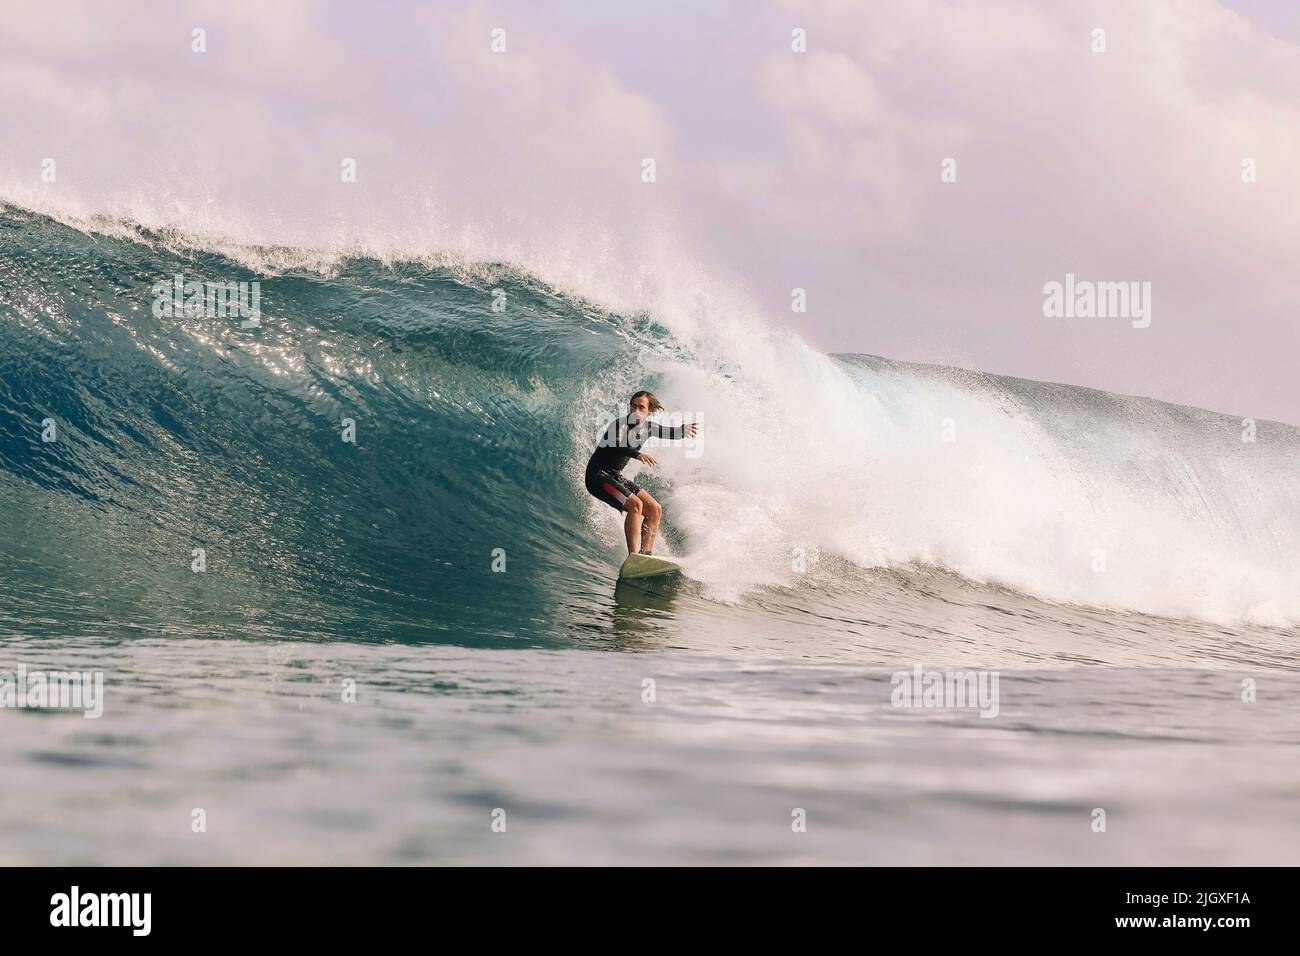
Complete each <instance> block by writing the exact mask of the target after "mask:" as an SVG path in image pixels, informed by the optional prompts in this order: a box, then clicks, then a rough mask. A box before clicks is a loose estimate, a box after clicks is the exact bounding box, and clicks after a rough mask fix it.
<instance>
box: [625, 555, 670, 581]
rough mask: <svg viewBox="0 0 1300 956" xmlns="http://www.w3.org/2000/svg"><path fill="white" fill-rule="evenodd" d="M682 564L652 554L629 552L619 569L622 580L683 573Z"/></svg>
mask: <svg viewBox="0 0 1300 956" xmlns="http://www.w3.org/2000/svg"><path fill="white" fill-rule="evenodd" d="M681 570H682V569H681V566H680V565H677V564H673V563H672V562H671V561H667V560H665V559H663V558H656V557H655V556H654V555H652V554H629V555H628V556H627V560H626V561H624V562H623V566H622V567H621V568H619V569H618V579H619V580H620V581H625V580H629V579H631V578H657V577H660V576H661V575H665V574H679V573H681Z"/></svg>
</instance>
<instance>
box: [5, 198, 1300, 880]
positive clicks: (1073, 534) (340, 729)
mask: <svg viewBox="0 0 1300 956" xmlns="http://www.w3.org/2000/svg"><path fill="white" fill-rule="evenodd" d="M178 274H179V275H182V276H183V277H184V280H185V281H200V282H239V281H249V282H251V281H258V282H260V306H261V312H262V315H261V320H260V325H259V326H258V327H255V328H245V327H243V326H242V325H241V322H240V321H239V319H238V318H231V317H229V316H223V315H217V316H205V315H198V316H187V315H184V314H180V315H174V314H173V315H158V314H156V310H155V308H154V305H155V298H156V294H155V292H154V291H153V287H154V286H155V284H156V283H159V282H163V283H170V282H172V280H173V277H174V276H176V275H178ZM598 302H599V297H598V296H596V295H594V294H593V295H592V296H590V297H588V296H587V295H586V292H585V290H583V289H582V288H572V287H569V288H565V287H562V286H560V285H558V284H556V283H554V282H552V281H549V280H547V279H546V278H544V277H543V276H542V275H540V274H536V273H534V272H530V271H528V270H527V269H525V268H523V267H521V266H517V265H504V264H499V263H484V262H473V261H466V260H464V259H458V258H456V257H452V256H446V257H428V256H425V257H422V258H418V259H403V258H401V257H395V258H393V257H390V258H386V259H385V260H383V261H380V260H379V259H376V258H368V257H366V256H364V255H355V254H353V255H345V254H335V255H329V256H325V255H320V254H316V253H312V252H309V251H307V250H300V249H284V248H261V247H256V246H247V245H244V246H235V245H233V244H222V243H217V242H206V243H203V242H198V241H196V240H195V239H194V238H193V237H186V236H182V235H178V234H170V233H162V232H151V231H149V230H145V229H143V228H139V227H133V226H132V225H131V224H129V223H123V222H120V221H112V222H91V223H78V224H76V225H73V224H68V223H61V222H56V221H54V220H52V219H49V218H46V217H44V216H41V215H38V214H36V213H33V212H30V211H26V210H23V209H20V208H17V207H12V206H0V514H2V515H3V520H0V672H10V673H16V672H17V671H18V669H19V668H20V667H21V668H25V670H26V671H27V672H37V671H102V673H103V675H104V695H103V715H102V716H101V717H99V718H96V719H87V718H85V717H83V716H82V715H81V713H79V712H69V711H61V710H55V709H49V708H46V709H31V708H19V707H5V708H0V760H2V761H3V764H4V766H5V768H6V771H7V778H8V786H7V788H6V799H5V800H4V801H3V802H2V803H0V863H4V864H110V863H119V864H161V863H180V864H208V863H217V864H235V863H252V864H315V863H328V864H343V863H355V864H399V865H405V864H439V863H446V864H476V863H489V864H588V863H592V864H595V863H601V864H603V863H612V864H655V865H660V864H682V863H685V864H710V863H712V864H768V863H775V864H883V865H917V864H935V863H957V864H981V863H985V864H987V863H993V864H1010V863H1033V864H1071V863H1084V864H1163V863H1168V864H1258V863H1272V864H1292V865H1294V864H1297V863H1300V799H1298V798H1300V706H1298V705H1300V652H1298V650H1297V647H1298V642H1300V431H1298V430H1297V429H1296V428H1294V427H1292V426H1289V425H1285V424H1281V423H1276V422H1268V421H1259V422H1244V421H1243V419H1242V417H1240V416H1238V415H1225V414H1217V413H1214V412H1209V411H1204V410H1200V409H1193V408H1184V407H1179V406H1175V405H1169V404H1165V403H1161V402H1158V401H1154V400H1150V399H1144V398H1135V397H1128V396H1120V395H1113V394H1108V393H1104V392H1099V391H1094V390H1089V389H1083V388H1077V387H1071V386H1065V385H1055V384H1049V383H1042V382H1034V381H1026V380H1021V379H1011V378H1004V377H998V376H994V375H989V374H983V373H978V372H971V371H965V370H961V369H953V368H944V367H937V366H920V365H912V364H907V363H902V362H897V361H891V360H889V359H886V358H880V357H875V356H848V355H836V356H828V355H824V354H820V353H818V352H816V351H815V350H814V349H812V348H810V347H809V346H807V345H806V344H804V343H802V342H801V341H800V340H798V339H797V338H794V337H792V336H790V335H789V334H787V333H784V332H782V331H781V330H780V329H779V327H773V326H770V325H766V324H763V323H761V322H759V321H758V320H757V319H756V320H755V321H754V323H753V324H752V325H750V326H744V327H741V326H738V325H737V323H736V322H735V321H733V320H728V321H725V322H724V321H718V322H714V321H713V317H712V316H711V315H710V314H708V313H707V311H702V312H696V313H694V314H687V315H680V314H672V315H667V314H656V313H652V312H636V311H628V310H626V309H624V310H620V311H613V310H611V309H610V308H608V307H604V306H601V305H600V304H598ZM864 322H867V319H865V318H864ZM640 387H649V388H652V389H653V390H655V391H656V392H657V393H658V394H659V396H660V397H661V399H663V401H664V404H665V406H666V409H667V412H668V414H669V415H670V416H671V415H679V416H681V417H683V418H685V419H686V420H693V421H698V422H699V423H700V437H699V438H698V439H696V440H695V441H692V442H687V443H668V442H663V443H660V444H659V447H657V448H652V449H650V450H651V451H652V453H653V454H654V455H655V456H656V457H658V458H659V460H660V466H659V467H658V468H657V469H653V470H648V469H642V470H641V472H640V473H639V474H637V476H636V480H637V481H638V482H640V483H641V484H643V485H644V486H645V487H646V488H648V489H649V490H651V491H652V492H653V493H654V494H655V495H656V496H657V497H658V498H659V500H660V501H661V502H662V503H663V504H664V508H665V530H664V532H663V536H662V547H660V548H659V549H658V550H659V551H660V552H662V553H665V554H668V555H670V556H672V557H674V558H675V559H677V560H679V561H680V562H681V563H682V564H683V566H684V567H685V569H686V575H685V577H684V578H682V579H681V580H679V581H676V582H667V583H660V584H656V585H648V586H644V587H631V586H618V587H616V585H615V580H616V573H617V568H618V565H619V563H620V561H621V558H622V554H621V531H620V522H619V518H618V516H617V515H616V514H615V513H614V512H613V511H612V510H610V509H608V508H607V507H605V506H604V505H601V504H599V503H597V502H595V501H594V500H592V499H591V498H589V497H588V496H587V495H586V494H585V492H584V491H583V489H582V483H581V474H582V468H583V465H584V464H585V461H586V458H587V456H588V455H589V454H590V451H591V448H592V447H593V446H594V443H595V441H596V437H597V435H598V434H599V433H600V431H601V430H602V429H603V427H604V426H605V424H606V423H607V422H608V421H609V419H610V418H612V417H614V415H615V414H617V413H618V412H620V411H621V410H622V409H623V407H624V405H625V403H626V400H627V397H628V395H630V393H631V392H632V391H633V390H635V389H637V388H640ZM349 423H350V424H349ZM51 429H52V430H51ZM346 437H354V438H355V440H354V441H348V440H345V438H346ZM918 669H920V672H921V673H924V674H935V673H937V674H940V675H953V674H954V673H956V672H963V673H967V672H969V673H973V674H978V675H983V676H984V677H985V678H992V677H996V700H995V701H994V703H995V706H993V707H984V708H982V709H980V708H975V707H972V706H969V702H966V705H960V704H958V705H954V704H953V702H952V701H951V700H945V699H940V700H938V701H930V702H929V703H927V702H926V701H925V700H924V699H922V697H921V696H920V695H917V697H916V698H915V699H910V700H904V701H903V702H902V703H900V699H899V694H900V691H901V690H902V689H903V688H904V687H906V686H907V684H906V681H905V680H904V679H903V676H900V675H911V674H916V673H918ZM907 703H911V704H912V706H904V705H903V704H907ZM936 703H937V704H946V706H937V705H936V706H931V704H936ZM199 811H201V812H199ZM196 821H201V825H199V824H198V823H196Z"/></svg>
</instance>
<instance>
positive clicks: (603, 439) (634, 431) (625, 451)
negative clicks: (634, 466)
mask: <svg viewBox="0 0 1300 956" xmlns="http://www.w3.org/2000/svg"><path fill="white" fill-rule="evenodd" d="M685 437H686V426H685V425H674V426H672V427H671V428H670V427H666V426H664V425H660V424H659V423H658V422H652V421H650V420H649V419H648V418H646V419H643V418H640V417H639V416H637V414H636V413H635V412H632V413H629V414H627V415H624V416H623V417H622V418H616V419H614V420H613V421H612V422H610V423H609V425H608V426H607V427H606V428H605V432H604V434H602V435H601V436H600V441H599V442H597V444H596V450H595V451H593V452H592V453H591V459H590V460H589V461H588V462H587V474H588V475H591V474H592V473H593V472H598V471H606V472H610V473H611V474H613V475H618V474H620V473H621V472H622V471H623V469H624V468H625V467H627V463H628V462H629V461H631V460H632V459H633V458H635V457H636V454H637V452H639V451H640V450H641V446H642V445H644V444H645V443H646V441H647V440H648V439H651V438H668V439H680V438H685Z"/></svg>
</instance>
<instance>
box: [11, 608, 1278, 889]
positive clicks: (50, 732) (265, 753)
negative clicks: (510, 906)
mask: <svg viewBox="0 0 1300 956" xmlns="http://www.w3.org/2000/svg"><path fill="white" fill-rule="evenodd" d="M638 600H640V599H638ZM653 600H671V598H670V597H665V596H663V595H659V596H656V597H654V598H653ZM614 613H615V614H618V615H621V618H620V619H621V620H622V621H623V624H616V626H615V627H614V628H613V629H612V630H611V632H610V633H611V634H615V635H618V637H617V641H618V642H623V644H622V646H623V647H624V649H631V650H638V651H645V650H649V649H650V648H651V646H652V644H653V641H654V639H653V638H652V637H646V636H645V632H638V631H635V627H636V625H635V624H628V622H629V621H635V619H636V617H637V615H638V614H641V615H643V616H644V618H645V627H646V628H651V627H652V625H651V623H650V619H651V618H652V617H653V616H654V615H655V614H657V613H661V612H660V611H659V610H657V609H653V608H644V607H641V608H639V609H638V608H633V607H624V608H623V609H622V610H621V611H620V610H616V611H615V612H614ZM624 626H630V627H632V628H633V629H634V630H632V631H620V628H621V627H624ZM599 646H605V647H608V646H609V645H608V644H607V643H603V642H602V644H601V645H599ZM5 656H6V664H5V666H10V667H11V666H13V664H14V662H15V661H21V662H23V663H25V664H26V665H27V666H28V667H29V668H32V669H35V668H39V667H55V666H57V667H63V668H77V669H95V668H98V669H102V670H103V671H104V672H105V674H106V683H107V688H106V703H105V713H104V716H103V717H102V718H101V719H99V720H85V719H83V718H81V717H80V716H75V715H70V714H64V713H51V712H33V711H13V710H4V711H0V759H2V760H3V761H4V764H5V766H6V767H7V768H8V771H9V779H10V783H11V785H10V787H9V788H8V789H7V795H6V799H5V801H4V803H3V804H2V805H0V828H2V829H3V832H4V833H5V834H6V837H5V840H4V842H3V844H0V863H5V864H32V863H45V864H51V863H55V864H101V863H121V864H148V863H187V864H198V863H223V864H230V863H376V864H383V863H389V864H391V863H470V862H487V863H529V864H533V863H649V864H671V863H709V862H714V863H716V862H755V863H807V862H819V863H884V864H907V863H959V864H967V863H981V862H982V863H1034V864H1042V863H1049V864H1059V863H1067V862H1068V863H1083V864H1138V863H1143V864H1152V863H1171V864H1192V863H1203V864H1225V863H1250V864H1254V863H1278V864H1295V863H1298V862H1300V818H1297V817H1296V815H1295V812H1294V808H1293V804H1292V801H1291V797H1290V795H1291V794H1294V793H1295V792H1296V790H1297V788H1300V764H1298V763H1297V761H1295V760H1294V759H1293V754H1294V752H1295V747H1296V745H1297V744H1298V743H1300V727H1298V726H1297V720H1296V717H1295V711H1294V701H1295V700H1296V695H1297V693H1298V692H1300V675H1297V674H1296V673H1294V672H1288V671H1269V672H1254V673H1252V674H1249V675H1247V674H1246V673H1243V672H1238V671H1230V670H1214V671H1204V670H1201V671H1198V670H1188V669H1133V668H1116V667H1075V668H1071V669H1065V670H1034V669H1021V670H1016V671H1004V672H1003V673H1002V679H1001V682H1000V685H999V688H1000V697H1001V699H1000V706H999V709H998V715H997V717H996V718H994V719H985V718H982V717H980V716H979V714H978V713H977V712H975V711H973V710H962V709H948V710H916V709H899V708H896V707H893V706H891V692H892V689H893V683H892V681H891V673H890V670H889V669H881V668H878V667H873V666H869V665H866V664H856V663H850V662H846V661H843V660H832V659H826V658H802V659H799V658H771V657H758V656H749V657H738V656H734V655H723V656H717V655H710V654H704V653H699V652H692V653H680V652H663V653H655V654H648V653H612V654H611V653H591V652H590V651H586V650H568V651H558V650H519V651H504V650H485V649H481V648H477V649H466V648H460V647H454V646H445V645H427V644H426V645H416V646H409V645H407V646H404V645H399V644H377V645H358V644H353V643H319V642H306V643H304V642H296V643H282V644H276V645H268V644H267V643H265V642H262V641H238V640H223V641H211V640H193V639H181V640H178V639H159V638H148V637H137V638H135V639H130V640H113V639H109V638H104V639H82V640H78V641H56V640H52V639H40V640H26V641H12V642H10V643H9V644H8V645H7V646H6V648H5ZM1247 676H1250V677H1252V678H1254V680H1255V682H1256V686H1257V688H1258V694H1257V698H1256V699H1255V700H1254V701H1253V702H1251V703H1247V702H1244V701H1243V700H1242V693H1241V692H1242V686H1243V684H1242V680H1243V678H1245V677H1247ZM348 688H352V689H353V690H354V694H353V697H354V699H352V700H349V698H348ZM1211 767H1212V768H1213V772H1207V768H1211ZM196 808H201V809H203V810H204V811H205V814H206V819H207V829H206V832H202V833H195V832H193V830H192V828H191V821H192V815H193V812H194V810H195V809H196ZM497 808H501V809H504V810H505V811H506V814H507V821H508V826H507V832H506V833H505V834H494V833H493V832H492V830H491V820H492V812H493V810H495V809H497ZM795 808H802V809H803V810H804V811H805V812H806V815H807V820H808V829H807V832H806V833H800V834H795V833H793V832H792V831H791V828H790V820H791V813H792V811H793V810H794V809H795ZM1096 808H1103V809H1105V810H1106V812H1107V815H1108V819H1109V827H1108V832H1106V833H1095V832H1093V830H1092V829H1091V822H1092V819H1093V816H1092V814H1093V811H1094V810H1095V809H1096Z"/></svg>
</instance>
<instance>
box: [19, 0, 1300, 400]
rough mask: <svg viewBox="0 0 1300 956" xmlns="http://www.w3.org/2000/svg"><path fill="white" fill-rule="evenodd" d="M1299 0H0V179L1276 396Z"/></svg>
mask: <svg viewBox="0 0 1300 956" xmlns="http://www.w3.org/2000/svg"><path fill="white" fill-rule="evenodd" d="M1298 6H1300V5H1296V4H1294V3H1292V2H1290V0H1276V2H1267V0H1232V2H1218V0H1164V2H1135V0H1116V2H1103V0H1057V2H1053V3H1042V2H1036V0H983V2H978V3H976V2H971V3H959V2H951V0H896V2H895V0H870V2H866V0H864V2H849V0H803V2H797V3H796V2H778V0H734V2H726V0H714V2H710V0H696V2H678V0H667V2H660V3H654V4H647V3H640V2H635V3H634V2H630V0H628V2H620V0H610V2H605V3H589V2H567V0H555V2H547V3H542V2H536V0H526V2H458V0H444V2H438V3H403V2H391V3H382V4H379V3H377V4H355V3H343V2H337V3H335V2H307V0H276V2H273V3H267V2H246V0H221V2H181V3H174V4H167V5H158V4H149V3H145V2H136V0H107V2H84V3H83V2H64V0H60V2H52V0H41V2H30V0H5V3H4V4H3V5H0V198H3V199H8V200H10V201H16V202H20V203H22V204H24V205H28V206H32V207H35V208H38V209H41V210H44V211H49V212H52V213H55V214H59V215H62V216H78V215H82V216H84V215H91V214H97V213H99V214H106V215H112V216H118V217H124V218H128V219H131V220H133V221H138V222H141V223H143V224H145V225H149V226H174V227H178V228H181V229H185V230H189V231H193V232H198V233H204V234H210V235H219V236H223V237H227V238H232V239H236V240H239V241H246V242H255V243H287V244H291V245H313V246H326V247H329V248H332V249H365V250H368V251H372V252H376V253H378V254H382V255H389V256H394V257H403V256H415V255H429V254H436V253H439V252H446V253H451V254H456V255H459V256H463V257H468V258H471V259H473V258H480V259H487V260H500V259H507V260H510V261H513V262H516V263H518V264H520V265H522V266H524V267H526V268H529V269H531V270H533V271H536V272H537V273H538V274H539V275H541V276H542V277H544V278H547V279H550V280H552V281H556V282H558V283H560V284H562V285H565V286H567V287H570V288H572V289H573V290H574V291H578V292H581V293H583V294H586V295H589V296H592V297H594V298H597V299H599V300H601V301H606V302H608V303H609V304H611V305H613V306H615V307H618V308H632V309H646V310H650V311H660V312H665V313H674V314H676V313H681V314H682V315H683V316H688V317H689V320H690V321H707V320H708V316H707V315H705V314H702V313H707V311H708V310H709V309H711V308H717V307H719V306H718V303H719V302H726V303H729V305H728V306H727V307H728V308H731V309H733V310H745V311H748V312H752V313H753V314H754V315H755V316H756V317H758V319H760V320H761V321H763V322H766V323H770V324H777V325H780V326H782V327H788V328H790V329H793V330H795V331H797V332H798V333H799V334H800V335H801V336H803V337H804V338H806V339H807V340H809V341H810V342H812V343H813V344H814V345H816V346H817V347H819V348H821V349H824V350H827V351H837V352H865V353H871V354H877V355H884V356H888V357H890V358H895V359H904V360H910V361H921V362H933V363H939V364H945V365H956V366H962V367H967V368H978V369H981V370H985V371H989V372H995V373H999V374H1010V375H1018V376H1023V377H1026V378H1033V379H1042V380H1050V381H1059V382H1067V383H1070V384H1075V385H1086V386H1091V387H1095V388H1101V389H1105V390H1108V391H1117V392H1125V393H1132V394H1139V395H1146V396H1151V397H1155V398H1160V399H1164V400H1167V401H1173V402H1177V403H1180V404H1190V405H1198V406H1201V407H1205V408H1210V409H1214V410H1216V411H1222V412H1227V413H1230V414H1234V415H1240V416H1243V417H1246V416H1249V417H1254V418H1262V419H1278V420H1282V421H1287V422H1291V423H1293V424H1294V423H1300V389H1297V388H1296V387H1295V385H1294V379H1295V373H1296V371H1297V367H1298V365H1300V316H1298V315H1297V301H1298V299H1300V296H1297V291H1298V289H1300V283H1298V282H1297V279H1296V272H1297V266H1296V260H1297V253H1298V252H1300V13H1297V12H1296V11H1297V7H1298ZM196 29H200V30H202V31H203V39H204V45H205V48H204V50H203V51H202V52H196V50H195V49H194V32H193V31H194V30H196ZM495 30H501V31H504V33H503V34H496V37H497V41H498V47H499V46H500V38H501V37H504V50H501V51H494V50H493V42H494V33H493V31H495ZM1097 30H1101V31H1104V50H1102V49H1098V44H1099V39H1098V36H1099V35H1098V34H1097V33H1096V31H1097ZM794 31H803V36H805V37H806V46H805V48H803V49H795V46H796V44H795V41H794V36H795V34H794ZM49 159H53V160H54V162H55V167H54V168H55V170H56V177H55V181H54V182H48V181H45V180H44V179H42V171H43V169H45V168H46V167H45V166H43V165H42V164H43V163H44V162H45V161H46V160H49ZM345 159H352V160H355V163H356V170H357V175H356V181H355V182H345V181H343V177H342V176H341V172H340V171H341V167H342V163H343V161H344V160H345ZM646 159H653V161H654V173H655V175H654V181H653V182H646V181H645V178H644V175H643V173H644V161H645V160H646ZM948 160H951V161H952V163H951V165H950V166H949V167H948V168H949V169H950V170H954V169H955V181H945V178H944V177H943V176H942V175H941V174H942V172H943V170H944V168H945V167H944V164H945V162H946V161H948ZM1246 163H1249V164H1251V165H1252V167H1253V170H1254V176H1253V179H1252V181H1244V179H1243V169H1244V168H1245V167H1244V165H1243V164H1246ZM948 178H949V179H952V177H951V176H949V177H948ZM1067 274H1072V275H1074V276H1076V277H1077V278H1078V279H1079V280H1091V281H1096V282H1139V283H1150V289H1151V300H1150V301H1151V315H1150V319H1151V321H1150V324H1149V326H1147V327H1145V328H1136V327H1134V324H1133V323H1132V322H1130V321H1128V320H1127V319H1125V318H1122V317H1120V318H1116V317H1069V318H1062V317H1048V316H1047V315H1045V314H1044V307H1043V303H1044V286H1045V284H1047V283H1051V282H1064V281H1065V279H1066V276H1067ZM796 289H801V290H804V296H805V301H806V311H794V310H793V309H792V302H793V301H794V290H796Z"/></svg>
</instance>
